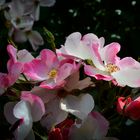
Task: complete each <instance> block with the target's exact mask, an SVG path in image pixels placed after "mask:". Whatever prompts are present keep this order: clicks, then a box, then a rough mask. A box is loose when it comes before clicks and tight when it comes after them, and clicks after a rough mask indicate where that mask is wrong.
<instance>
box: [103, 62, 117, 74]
mask: <svg viewBox="0 0 140 140" xmlns="http://www.w3.org/2000/svg"><path fill="white" fill-rule="evenodd" d="M105 68H106V71H108V72H109V73H112V72H116V71H119V70H120V69H119V67H117V66H116V65H114V64H107V65H106V66H105Z"/></svg>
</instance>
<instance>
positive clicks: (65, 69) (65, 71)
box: [56, 63, 73, 83]
mask: <svg viewBox="0 0 140 140" xmlns="http://www.w3.org/2000/svg"><path fill="white" fill-rule="evenodd" d="M72 70H73V65H72V64H70V63H65V64H63V65H62V66H61V67H60V68H59V71H58V75H57V77H56V83H61V82H62V81H63V80H65V79H66V78H67V77H68V76H70V74H71V73H72Z"/></svg>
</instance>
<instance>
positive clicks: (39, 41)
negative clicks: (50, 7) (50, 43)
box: [28, 31, 44, 51]
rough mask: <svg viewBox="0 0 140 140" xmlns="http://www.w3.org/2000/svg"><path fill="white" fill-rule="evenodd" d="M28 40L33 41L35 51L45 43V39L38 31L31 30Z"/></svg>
mask: <svg viewBox="0 0 140 140" xmlns="http://www.w3.org/2000/svg"><path fill="white" fill-rule="evenodd" d="M28 40H29V42H30V43H31V45H32V47H33V50H35V51H36V50H37V49H38V46H40V45H43V44H44V40H43V38H42V36H41V35H40V33H39V32H37V31H31V32H30V33H29V34H28Z"/></svg>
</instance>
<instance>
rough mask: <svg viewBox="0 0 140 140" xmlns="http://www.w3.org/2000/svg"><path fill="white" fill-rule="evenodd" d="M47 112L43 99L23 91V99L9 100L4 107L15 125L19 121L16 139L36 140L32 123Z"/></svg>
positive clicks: (9, 120)
mask: <svg viewBox="0 0 140 140" xmlns="http://www.w3.org/2000/svg"><path fill="white" fill-rule="evenodd" d="M44 113H45V107H44V103H43V102H42V100H41V99H40V98H39V97H38V96H36V95H33V94H26V93H24V92H23V93H22V95H21V101H19V102H17V103H15V102H8V103H7V104H6V105H5V107H4V115H5V117H6V119H7V121H8V122H9V123H10V124H12V125H13V126H14V125H15V123H17V122H19V123H18V125H17V126H16V128H15V130H14V135H15V139H16V140H24V139H25V138H26V139H29V140H35V137H34V134H33V131H32V125H33V122H36V121H39V120H40V119H41V117H42V116H43V115H44Z"/></svg>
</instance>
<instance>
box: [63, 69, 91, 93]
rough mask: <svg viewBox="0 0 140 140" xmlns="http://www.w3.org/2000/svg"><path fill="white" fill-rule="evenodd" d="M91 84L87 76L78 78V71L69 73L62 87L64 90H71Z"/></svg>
mask: <svg viewBox="0 0 140 140" xmlns="http://www.w3.org/2000/svg"><path fill="white" fill-rule="evenodd" d="M91 84H93V83H92V82H91V79H90V78H89V77H87V78H85V79H83V80H79V71H77V72H75V73H73V74H72V75H70V77H69V78H68V79H67V82H66V85H65V86H64V89H65V90H66V91H72V90H74V89H80V90H82V89H84V88H86V87H88V86H89V85H91Z"/></svg>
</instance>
